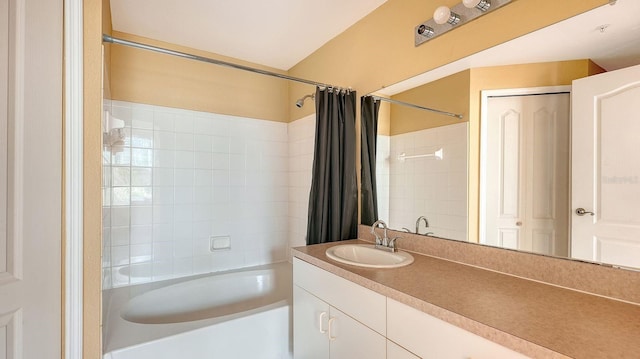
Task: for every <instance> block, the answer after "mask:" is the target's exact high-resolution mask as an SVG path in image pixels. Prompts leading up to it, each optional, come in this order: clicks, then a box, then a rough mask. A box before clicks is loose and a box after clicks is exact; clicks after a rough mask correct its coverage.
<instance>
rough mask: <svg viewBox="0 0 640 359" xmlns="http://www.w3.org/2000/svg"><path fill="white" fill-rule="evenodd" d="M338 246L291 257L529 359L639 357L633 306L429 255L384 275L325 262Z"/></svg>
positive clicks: (637, 309)
mask: <svg viewBox="0 0 640 359" xmlns="http://www.w3.org/2000/svg"><path fill="white" fill-rule="evenodd" d="M423 240H424V239H423ZM358 242H359V241H355V243H358ZM343 243H346V242H341V243H331V244H322V245H315V246H308V247H298V248H296V249H294V251H293V254H294V256H295V257H297V258H300V259H302V260H304V261H307V262H309V263H311V264H314V265H316V266H318V267H320V268H322V269H325V270H327V271H329V272H331V273H334V274H336V275H339V276H341V277H344V278H346V279H348V280H351V281H353V282H355V283H357V284H359V285H362V286H364V287H366V288H369V289H371V290H374V291H376V292H378V293H380V294H383V295H385V296H387V297H389V298H392V299H395V300H397V301H399V302H402V303H404V304H407V305H409V306H412V307H414V308H416V309H418V310H421V311H423V312H425V313H427V314H430V315H432V316H434V317H437V318H439V319H442V320H444V321H446V322H449V323H451V324H454V325H456V326H458V327H461V328H463V329H465V330H468V331H470V332H472V333H475V334H477V335H480V336H482V337H484V338H487V339H489V340H492V341H494V342H496V343H498V344H501V345H503V346H505V347H508V348H511V349H513V350H516V351H519V352H521V353H523V354H525V355H528V356H530V357H533V358H587V357H590V358H592V357H598V358H608V357H611V358H622V357H625V355H626V356H629V355H633V353H638V352H640V321H639V320H637V318H640V306H638V305H634V304H630V303H624V302H621V301H618V300H613V299H608V298H603V297H601V296H595V295H590V294H585V293H581V292H578V291H575V290H570V289H565V288H560V287H557V286H553V285H547V284H544V283H539V282H536V281H531V280H526V279H523V278H518V277H515V276H513V275H507V274H503V273H497V272H495V271H493V270H484V269H481V268H477V267H473V266H469V265H465V264H461V263H456V262H453V261H451V260H445V259H442V258H437V257H434V256H429V255H414V257H415V262H414V263H413V264H411V265H409V266H407V267H402V268H396V269H382V270H381V269H367V268H361V267H355V266H349V265H343V264H340V263H337V262H334V261H331V260H330V259H328V258H327V257H326V255H325V251H326V249H327V248H328V247H330V246H333V245H338V244H343ZM362 243H366V242H362ZM462 250H464V249H462Z"/></svg>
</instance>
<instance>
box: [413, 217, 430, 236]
mask: <svg viewBox="0 0 640 359" xmlns="http://www.w3.org/2000/svg"><path fill="white" fill-rule="evenodd" d="M423 219H424V226H425V227H426V228H429V221H427V217H425V216H420V217H418V220H417V221H416V234H420V221H421V220H423Z"/></svg>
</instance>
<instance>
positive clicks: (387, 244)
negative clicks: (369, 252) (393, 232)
mask: <svg viewBox="0 0 640 359" xmlns="http://www.w3.org/2000/svg"><path fill="white" fill-rule="evenodd" d="M378 225H382V228H383V230H384V231H383V237H382V238H380V236H379V235H378V233H376V228H379V227H378ZM387 229H388V228H387V224H386V223H384V221H383V220H381V219H379V220H377V221H376V222H375V223H374V224H373V225H371V233H373V235H374V236H376V245H375V247H376V248H377V249H382V250H384V251H388V252H395V251H397V248H396V240H397V239H398V238H400V237H395V238H391V239H389V237H387Z"/></svg>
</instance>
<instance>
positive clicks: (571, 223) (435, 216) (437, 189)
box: [363, 1, 640, 268]
mask: <svg viewBox="0 0 640 359" xmlns="http://www.w3.org/2000/svg"><path fill="white" fill-rule="evenodd" d="M639 12H640V3H638V2H632V1H619V2H617V3H616V4H615V5H605V6H602V7H599V8H597V9H594V10H592V11H590V12H587V13H584V14H581V15H578V16H576V17H573V18H571V19H568V20H565V21H563V22H560V23H558V24H555V25H553V26H549V27H547V28H544V29H541V30H538V31H536V32H533V33H530V34H528V35H525V36H523V37H520V38H518V39H514V40H512V41H509V42H507V43H504V44H502V45H499V46H496V47H493V48H490V49H487V50H485V51H482V52H480V53H477V54H475V55H472V56H469V57H467V58H464V59H461V60H458V61H456V62H453V63H450V64H448V65H445V66H443V67H440V68H437V69H435V70H432V71H429V72H427V73H424V74H421V75H418V76H416V77H414V78H411V79H408V80H405V81H402V82H399V83H397V84H395V85H392V86H388V87H385V88H383V89H381V90H379V91H377V92H376V93H375V95H376V96H380V97H387V98H390V99H392V100H399V101H403V102H408V103H412V104H415V105H420V106H424V107H431V108H437V109H440V110H445V111H448V112H453V113H461V114H463V116H464V118H463V119H462V120H459V119H455V118H450V117H447V116H442V115H438V114H434V113H429V112H425V111H422V110H417V109H412V108H409V107H406V106H400V105H395V104H389V103H386V102H382V103H381V105H380V110H379V112H378V148H377V155H376V160H375V161H376V171H377V173H376V182H377V188H378V189H377V194H378V196H377V202H378V204H377V209H378V218H380V219H382V220H384V221H386V222H387V223H388V224H389V228H392V229H395V230H399V231H406V232H412V233H419V234H429V235H432V236H436V237H441V238H447V239H455V240H463V241H470V242H476V243H481V244H486V245H493V246H500V247H504V248H509V249H515V250H523V251H529V252H535V253H541V254H546V255H553V256H560V257H568V258H576V259H581V260H587V261H593V262H602V263H607V264H612V265H615V266H620V267H623V268H639V267H640V204H639V203H640V180H639V179H638V178H640V156H638V155H637V154H638V150H639V149H640V147H638V145H637V144H638V143H640V137H638V133H640V126H638V125H637V123H639V122H640V121H637V120H638V115H637V114H638V113H640V108H638V105H635V104H634V103H633V102H634V101H633V100H631V99H632V98H636V99H637V98H638V96H640V76H636V77H634V76H635V75H634V74H637V73H638V71H640V70H636V72H634V73H632V72H627V73H626V74H627V75H626V76H627V77H630V78H628V79H627V80H629V81H630V82H629V84H628V85H627V86H622V87H621V88H624V90H620V91H618V90H616V91H613V92H615V93H614V94H611V93H607V94H606V96H600V95H597V94H596V93H594V94H592V97H591V98H592V99H593V98H594V96H595V97H597V96H600V97H599V98H600V100H602V101H600V100H598V101H600V102H598V103H600V105H597V106H595V107H596V108H597V109H598V111H600V110H609V109H613V108H617V109H623V110H621V111H619V112H611V113H612V116H614V117H615V118H617V119H620V120H607V121H602V118H599V117H598V114H596V115H594V114H593V113H591V114H584V116H586V117H589V116H591V117H593V118H595V121H596V123H590V124H589V123H587V124H584V123H580V124H578V123H576V122H575V121H574V122H572V117H575V116H576V112H577V111H582V110H583V109H585V108H586V109H588V108H591V109H593V108H594V106H591V105H576V104H575V100H576V98H577V96H578V95H580V96H588V94H587V95H585V94H582V92H580V91H582V90H578V91H579V92H580V94H577V93H575V92H574V91H576V89H574V88H572V86H571V84H572V81H573V80H576V79H583V78H585V79H592V78H604V77H603V76H605V75H607V76H608V75H609V74H613V73H619V71H616V70H620V71H629V70H630V69H634V68H635V67H634V66H635V65H638V64H640V20H638V19H636V18H634V17H633V16H629V14H633V13H639ZM638 69H640V68H638ZM604 72H606V74H603V75H600V76H595V77H594V76H592V75H596V74H599V73H604ZM624 76H625V75H624V74H623V75H622V77H624ZM580 81H582V80H580ZM607 81H608V80H607ZM601 82H603V81H601ZM604 82H606V81H604ZM576 86H577V85H576ZM597 86H598V85H597V82H585V83H584V84H583V85H582V87H583V88H586V89H587V90H589V91H590V90H591V89H593V88H596V87H597ZM627 90H628V91H627ZM587 92H588V91H587ZM610 95H611V96H610ZM618 95H619V96H618ZM509 101H512V102H509ZM514 101H515V102H514ZM540 101H542V102H540ZM572 101H574V104H573V106H574V107H576V106H577V107H579V108H580V110H579V109H578V108H572V107H571V106H572ZM635 102H637V101H635ZM598 106H600V107H598ZM363 112H364V110H363ZM596 112H597V111H596ZM600 112H602V111H600ZM600 112H599V113H600ZM571 113H573V116H572V115H571ZM563 116H564V117H563ZM528 118H531V120H527V119H528ZM634 118H635V121H634V120H633V119H634ZM597 121H600V122H597ZM608 123H611V124H615V125H612V126H609V127H610V128H609V127H607V126H602V124H608ZM584 139H588V141H587V142H586V143H585V142H584ZM580 141H582V142H580ZM572 143H573V148H572ZM577 143H579V146H582V147H580V148H578V147H576V144H577ZM527 146H528V147H527ZM634 148H635V150H634ZM438 151H440V152H438ZM583 152H584V153H588V154H590V155H591V157H589V158H588V159H587V160H586V162H585V163H586V164H585V163H582V162H580V161H582V160H577V158H578V157H580V156H577V155H576V153H583ZM572 153H573V154H572ZM436 154H439V156H436ZM625 154H626V155H625ZM414 156H415V157H414ZM583 162H584V161H583ZM580 163H582V164H580ZM576 166H577V167H576ZM588 178H591V180H590V181H591V182H589V181H587V180H586V179H588ZM585 183H591V184H589V185H584V184H585ZM578 187H585V189H582V190H583V191H586V195H584V196H583V197H581V198H579V197H577V195H575V193H577V192H576V190H577V189H578ZM364 197H365V196H364V194H363V198H364ZM363 206H364V204H363ZM580 209H582V212H581V210H580ZM580 212H581V213H582V214H580ZM591 212H593V213H595V214H594V215H593V216H592V215H591ZM423 217H424V218H426V220H425V219H423ZM427 223H428V227H427V226H426V225H427ZM363 224H370V223H366V221H365V220H363ZM585 228H587V229H588V230H585Z"/></svg>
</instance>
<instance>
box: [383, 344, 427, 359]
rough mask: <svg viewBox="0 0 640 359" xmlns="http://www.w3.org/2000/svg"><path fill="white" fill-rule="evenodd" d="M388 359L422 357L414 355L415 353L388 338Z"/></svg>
mask: <svg viewBox="0 0 640 359" xmlns="http://www.w3.org/2000/svg"><path fill="white" fill-rule="evenodd" d="M387 359H420V357H419V356H417V355H413V353H411V352H410V351H408V350H406V349H405V348H403V347H401V346H399V345H398V344H396V343H394V342H392V341H391V340H387Z"/></svg>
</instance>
